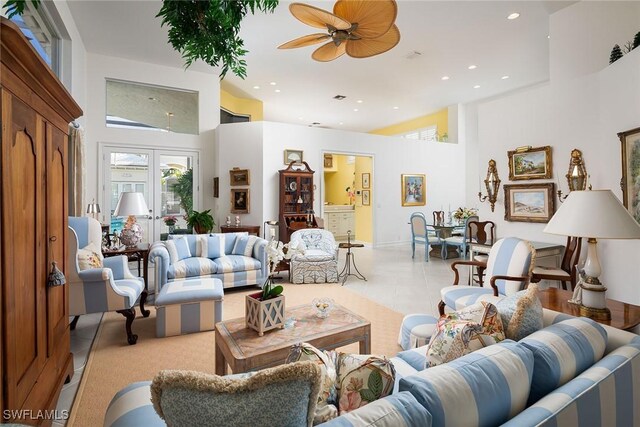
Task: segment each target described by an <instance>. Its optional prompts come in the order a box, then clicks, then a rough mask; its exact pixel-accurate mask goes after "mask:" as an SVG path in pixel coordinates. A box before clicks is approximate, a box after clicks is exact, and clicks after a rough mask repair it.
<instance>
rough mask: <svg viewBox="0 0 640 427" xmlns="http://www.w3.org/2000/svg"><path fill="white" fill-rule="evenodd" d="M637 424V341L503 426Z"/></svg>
mask: <svg viewBox="0 0 640 427" xmlns="http://www.w3.org/2000/svg"><path fill="white" fill-rule="evenodd" d="M639 420H640V337H637V338H635V339H634V340H633V341H632V342H631V344H629V345H626V346H622V347H619V348H618V349H616V350H614V351H612V352H611V353H609V354H608V355H606V356H605V357H604V358H602V360H600V361H599V362H598V363H596V364H595V365H593V366H592V367H590V368H589V369H587V370H586V371H584V372H583V373H582V374H580V375H579V376H577V377H576V378H574V379H573V380H571V381H569V382H568V383H567V384H565V385H563V386H562V387H560V388H558V389H556V390H554V391H553V392H551V393H550V394H548V395H547V396H545V397H543V398H542V399H541V400H539V401H538V402H536V403H535V404H534V405H533V406H531V407H529V408H528V409H526V410H525V411H523V412H522V413H520V414H519V415H518V416H516V417H515V418H513V419H512V420H510V421H509V422H508V423H507V424H505V426H509V427H517V426H522V425H540V424H543V423H544V425H554V426H555V425H571V426H573V425H580V426H603V427H604V426H607V427H608V426H619V427H624V426H632V425H638V421H639Z"/></svg>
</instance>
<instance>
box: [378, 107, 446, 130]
mask: <svg viewBox="0 0 640 427" xmlns="http://www.w3.org/2000/svg"><path fill="white" fill-rule="evenodd" d="M433 125H437V127H438V134H439V135H440V136H442V134H444V133H448V132H449V110H448V109H447V108H444V109H442V110H440V111H438V112H437V113H434V114H428V115H426V116H421V117H416V118H415V119H411V120H407V121H405V122H400V123H396V124H395V125H391V126H387V127H384V128H380V129H375V130H372V131H369V133H373V134H375V135H386V136H392V135H398V134H403V133H407V132H411V131H413V130H416V129H422V128H426V127H429V126H433Z"/></svg>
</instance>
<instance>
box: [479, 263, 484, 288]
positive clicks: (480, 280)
mask: <svg viewBox="0 0 640 427" xmlns="http://www.w3.org/2000/svg"><path fill="white" fill-rule="evenodd" d="M484 270H485V267H478V283H480V287H482V286H483V284H482V283H483V282H482V278H483V277H484Z"/></svg>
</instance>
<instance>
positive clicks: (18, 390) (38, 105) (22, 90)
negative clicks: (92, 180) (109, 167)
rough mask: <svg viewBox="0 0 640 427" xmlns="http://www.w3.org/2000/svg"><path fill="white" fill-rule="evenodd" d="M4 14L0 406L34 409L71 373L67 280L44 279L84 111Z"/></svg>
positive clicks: (59, 253) (57, 243)
mask: <svg viewBox="0 0 640 427" xmlns="http://www.w3.org/2000/svg"><path fill="white" fill-rule="evenodd" d="M1 21H2V22H1V23H0V25H1V28H0V42H1V43H0V44H1V51H0V62H1V64H2V68H1V69H0V82H1V86H0V93H1V97H2V107H1V120H2V151H0V167H1V169H0V170H1V175H2V190H1V193H0V200H1V203H0V209H1V211H0V214H1V220H0V257H1V259H2V264H1V268H0V283H2V291H1V292H0V331H1V334H2V335H1V336H2V339H1V341H0V343H1V348H0V366H1V367H2V388H0V409H1V411H0V415H6V413H5V412H4V411H5V410H20V409H27V410H32V411H33V412H32V413H31V416H32V417H35V416H36V414H38V412H37V411H42V410H53V409H54V408H55V406H56V403H57V399H58V396H59V393H60V389H61V388H62V384H63V383H64V381H65V380H67V379H68V378H70V376H71V375H72V374H73V358H72V355H71V352H70V343H69V295H68V292H69V288H68V287H67V286H66V285H62V286H56V287H48V286H47V277H48V272H49V270H50V268H51V263H52V262H53V261H55V262H56V263H57V265H58V268H59V269H60V270H62V271H63V272H64V271H66V269H67V265H66V260H67V257H66V256H65V251H66V250H67V248H66V243H67V238H66V236H67V215H68V188H67V184H68V172H69V171H68V169H67V168H68V162H67V151H68V148H67V147H68V127H69V122H71V121H73V120H74V119H76V118H77V117H79V116H81V115H82V110H81V109H80V107H79V106H78V105H77V104H76V103H75V101H74V100H73V99H72V98H71V95H69V93H68V92H67V91H66V89H65V88H64V86H63V85H62V83H60V81H59V80H58V79H57V77H56V76H55V74H54V73H53V72H52V71H51V69H50V68H49V67H48V66H47V64H46V63H45V62H44V61H43V60H42V59H41V58H40V56H39V55H38V53H37V52H36V51H35V49H33V48H32V47H31V45H30V44H29V42H28V41H27V39H26V38H25V37H24V36H23V35H22V33H21V31H20V30H19V29H18V27H17V26H16V25H15V24H13V23H12V22H10V21H8V20H7V19H5V18H1ZM10 420H11V419H7V418H6V417H5V416H3V418H2V422H7V421H10ZM13 420H15V421H18V422H20V423H26V424H45V425H46V424H50V423H51V421H50V420H49V421H46V420H36V419H25V418H22V419H19V418H18V419H15V418H14V419H13Z"/></svg>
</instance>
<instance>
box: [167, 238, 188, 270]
mask: <svg viewBox="0 0 640 427" xmlns="http://www.w3.org/2000/svg"><path fill="white" fill-rule="evenodd" d="M164 244H165V246H166V247H167V251H168V252H169V258H170V259H171V263H172V264H173V263H174V262H178V261H181V260H183V259H185V258H190V257H191V250H189V242H188V241H187V238H186V237H181V238H179V239H172V240H167V241H166V242H164Z"/></svg>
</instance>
